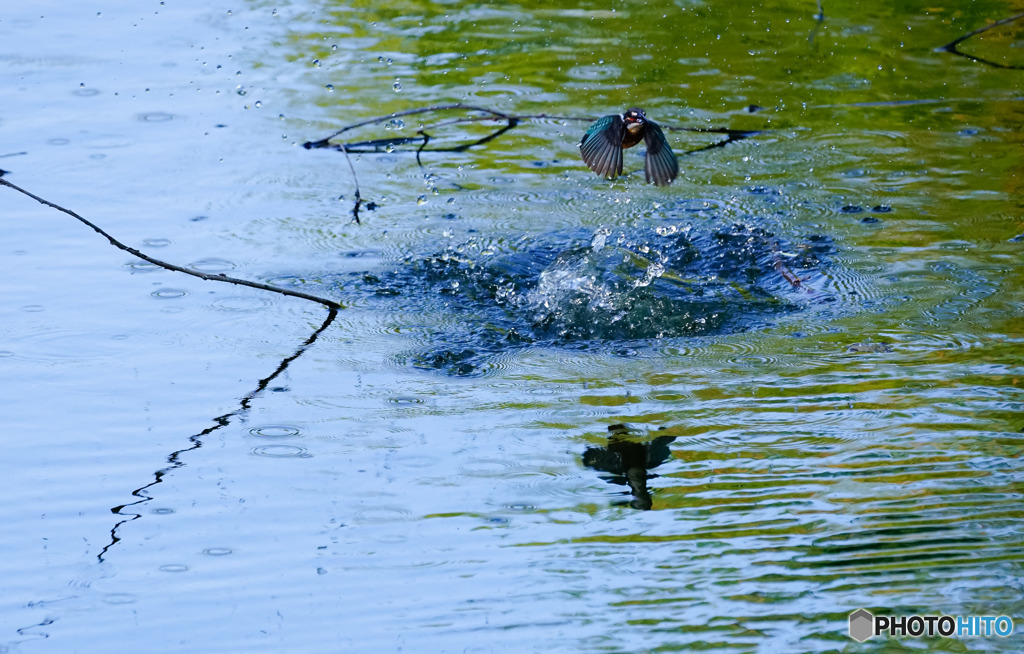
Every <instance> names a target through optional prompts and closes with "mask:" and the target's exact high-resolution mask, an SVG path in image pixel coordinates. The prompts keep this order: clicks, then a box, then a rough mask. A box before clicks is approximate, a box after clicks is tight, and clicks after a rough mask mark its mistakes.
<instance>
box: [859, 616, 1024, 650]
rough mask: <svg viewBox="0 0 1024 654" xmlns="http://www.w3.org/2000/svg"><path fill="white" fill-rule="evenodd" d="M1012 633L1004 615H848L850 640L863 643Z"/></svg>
mask: <svg viewBox="0 0 1024 654" xmlns="http://www.w3.org/2000/svg"><path fill="white" fill-rule="evenodd" d="M1012 633H1013V619H1012V618H1009V617H1007V616H1005V615H955V616H954V615H878V616H876V615H874V614H873V613H871V612H870V611H868V610H866V609H857V610H856V611H854V612H853V613H851V614H850V638H852V639H854V640H855V641H857V642H858V643H863V642H864V641H865V640H867V639H868V638H871V637H872V636H881V635H883V634H888V635H890V636H913V637H914V638H917V637H918V636H944V637H946V638H950V637H958V638H962V637H967V636H1002V637H1006V636H1009V635H1010V634H1012Z"/></svg>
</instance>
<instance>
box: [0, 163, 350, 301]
mask: <svg viewBox="0 0 1024 654" xmlns="http://www.w3.org/2000/svg"><path fill="white" fill-rule="evenodd" d="M354 173H355V170H354V169H353V174H354ZM0 185H2V186H7V187H9V188H11V189H14V190H15V191H17V192H18V193H21V194H22V195H25V196H27V197H30V198H32V199H33V200H35V201H36V202H38V203H39V204H43V205H46V206H48V207H51V208H53V209H56V210H57V211H60V212H62V213H65V214H67V215H69V216H71V217H72V218H74V219H76V220H78V221H79V222H81V223H82V224H83V225H86V226H87V227H91V228H92V229H93V231H95V232H96V233H98V234H99V235H100V236H102V237H104V238H105V239H107V240H108V241H109V242H110V244H111V245H113V246H114V247H116V248H117V249H119V250H122V251H124V252H127V253H128V254H131V255H132V256H136V257H138V258H140V259H142V260H143V261H148V262H149V263H151V264H153V265H154V266H159V267H160V268H163V269H165V270H172V271H174V272H180V273H185V274H186V275H191V276H192V277H198V278H199V279H204V280H206V281H211V282H226V283H228V284H236V285H238V286H248V287H250V288H256V289H259V290H261V291H270V292H271V293H277V294H279V295H287V296H289V297H296V298H300V299H302V300H309V301H310V302H316V303H318V304H322V305H324V306H325V307H327V308H328V309H331V310H338V309H344V308H345V307H344V305H342V304H341V303H340V302H337V301H335V300H329V299H327V298H324V297H320V296H318V295H311V294H309V293H302V292H301V291H293V290H291V289H287V288H281V287H280V286H273V285H271V284H264V283H262V282H252V281H249V280H248V279H239V278H238V277H229V276H228V275H225V274H223V273H204V272H202V271H200V270H194V269H192V268H185V267H183V266H178V265H175V264H173V263H168V262H166V261H161V260H160V259H156V258H154V257H151V256H149V255H148V254H145V253H143V252H140V251H139V250H136V249H135V248H133V247H130V246H128V245H125V244H124V243H122V242H121V241H118V240H117V239H116V238H114V237H113V236H111V235H110V234H108V233H107V232H105V231H104V230H103V229H102V228H101V227H99V226H98V225H96V224H95V223H92V222H90V221H88V220H86V219H85V218H83V217H82V216H79V215H78V214H77V213H75V212H74V211H72V210H70V209H65V208H64V207H62V206H60V205H59V204H55V203H53V202H50V201H49V200H46V199H44V198H41V197H39V196H38V195H35V194H33V193H30V192H29V191H26V190H25V189H23V188H21V187H20V186H16V185H14V184H11V183H10V182H8V181H7V180H6V179H2V178H0ZM357 200H358V193H357Z"/></svg>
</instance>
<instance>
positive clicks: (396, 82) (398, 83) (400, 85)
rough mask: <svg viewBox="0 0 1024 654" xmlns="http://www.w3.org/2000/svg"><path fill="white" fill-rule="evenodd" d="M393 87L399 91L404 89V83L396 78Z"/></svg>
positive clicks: (396, 91)
mask: <svg viewBox="0 0 1024 654" xmlns="http://www.w3.org/2000/svg"><path fill="white" fill-rule="evenodd" d="M391 88H393V89H395V93H398V92H399V91H401V90H402V83H401V82H399V81H398V80H397V79H396V80H395V83H394V84H392V85H391Z"/></svg>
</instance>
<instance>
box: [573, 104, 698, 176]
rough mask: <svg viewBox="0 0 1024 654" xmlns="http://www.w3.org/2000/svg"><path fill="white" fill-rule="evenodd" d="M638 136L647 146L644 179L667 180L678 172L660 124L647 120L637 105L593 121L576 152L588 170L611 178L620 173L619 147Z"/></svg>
mask: <svg viewBox="0 0 1024 654" xmlns="http://www.w3.org/2000/svg"><path fill="white" fill-rule="evenodd" d="M641 140H643V142H644V145H646V146H647V155H646V156H645V157H644V176H645V177H646V178H647V181H648V182H654V184H655V185H656V186H665V185H667V184H671V183H672V180H674V179H675V178H676V175H678V174H679V161H678V160H677V159H676V155H675V153H674V152H672V148H671V147H670V146H669V144H668V139H666V138H665V134H664V133H663V132H662V131H661V127H659V126H658V124H657V123H655V122H654V121H652V120H648V119H647V116H646V114H644V110H643V109H640V108H639V107H633V108H632V109H629V110H627V111H626V113H624V114H622V115H619V114H614V115H611V116H605V117H604V118H601V119H599V120H597V121H596V122H594V123H593V124H592V125H591V126H590V128H589V129H587V133H586V134H584V135H583V140H581V141H580V154H581V155H583V161H584V163H586V164H587V165H588V166H590V169H591V170H593V171H594V172H595V173H597V174H598V175H600V176H601V177H604V178H605V179H613V178H615V177H617V176H618V175H621V174H622V151H623V150H624V149H626V148H631V147H633V146H634V145H636V144H637V143H639V142H640V141H641Z"/></svg>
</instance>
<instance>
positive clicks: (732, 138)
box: [302, 103, 760, 223]
mask: <svg viewBox="0 0 1024 654" xmlns="http://www.w3.org/2000/svg"><path fill="white" fill-rule="evenodd" d="M454 110H458V111H469V112H477V113H482V114H484V115H482V116H464V117H461V118H452V119H450V120H443V121H440V122H437V123H434V124H432V125H429V126H426V127H421V128H420V129H418V130H417V131H416V134H417V135H416V136H395V137H391V138H381V139H369V140H364V141H350V142H347V143H331V140H332V139H334V138H336V137H338V136H340V135H342V134H344V133H345V132H348V131H350V130H353V129H356V128H358V127H365V126H367V125H377V124H380V123H383V122H387V121H390V120H394V119H395V118H401V117H403V116H415V115H419V114H427V113H436V112H442V111H454ZM530 120H554V121H578V122H586V123H590V122H593V121H594V120H596V118H595V117H593V116H553V115H550V114H523V115H518V114H506V113H502V112H500V111H494V110H493V109H488V108H486V107H478V106H476V105H468V104H461V103H456V104H443V105H436V106H432V107H419V108H417V109H407V110H406V111H398V112H395V113H392V114H388V115H386V116H377V117H375V118H369V119H367V120H363V121H360V122H358V123H353V124H351V125H346V126H345V127H342V128H341V129H339V130H337V131H335V132H333V133H332V134H329V135H328V136H326V137H324V138H322V139H319V140H316V141H307V142H305V143H303V144H302V147H304V148H306V149H307V150H312V149H324V148H326V149H331V150H339V151H341V152H343V153H344V154H345V158H346V159H347V160H348V165H349V169H350V170H351V171H352V179H353V182H354V184H355V187H356V192H355V197H356V202H355V206H354V207H353V208H352V215H353V216H354V217H355V221H356V222H357V223H358V222H359V208H360V207H361V206H362V199H361V197H360V193H359V181H358V179H356V171H355V167H354V166H353V165H352V160H351V158H350V157H349V153H380V152H394V151H395V147H397V146H402V145H412V144H414V143H419V146H418V147H417V148H416V163H417V164H418V165H420V166H422V165H423V161H422V159H421V158H420V155H422V153H424V152H465V151H466V150H469V149H470V148H473V147H476V146H478V145H484V144H486V143H488V142H490V141H492V140H494V139H496V138H498V137H499V136H501V135H502V134H504V133H505V132H507V131H509V130H511V129H513V128H515V127H517V126H519V124H520V123H522V122H524V121H530ZM485 121H486V122H504V123H505V124H504V125H503V126H501V127H499V128H498V129H496V130H495V131H493V132H491V133H490V134H488V135H486V136H484V137H482V138H479V139H476V140H474V141H470V142H467V143H460V144H458V145H453V146H449V147H440V148H429V149H428V148H427V144H428V143H429V142H430V141H431V140H432V139H433V136H432V135H431V134H430V133H429V132H428V131H427V130H428V129H429V130H431V131H433V130H436V129H437V128H439V127H446V126H448V125H464V124H467V123H476V122H485ZM661 128H662V129H663V130H666V131H670V132H695V133H701V134H725V135H726V138H725V139H724V140H722V141H718V142H716V143H712V144H711V145H707V146H704V147H701V148H697V149H696V150H690V151H689V152H686V153H684V154H688V155H689V154H694V153H697V152H704V151H705V150H712V149H714V148H720V147H723V146H725V145H728V144H729V143H734V142H736V141H741V140H743V139H745V138H749V137H751V136H754V135H755V134H759V133H760V132H759V131H752V130H738V129H728V128H724V127H679V126H676V125H661ZM371 204H372V203H371ZM368 206H370V205H368ZM370 208H371V209H372V208H373V207H372V206H370Z"/></svg>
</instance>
